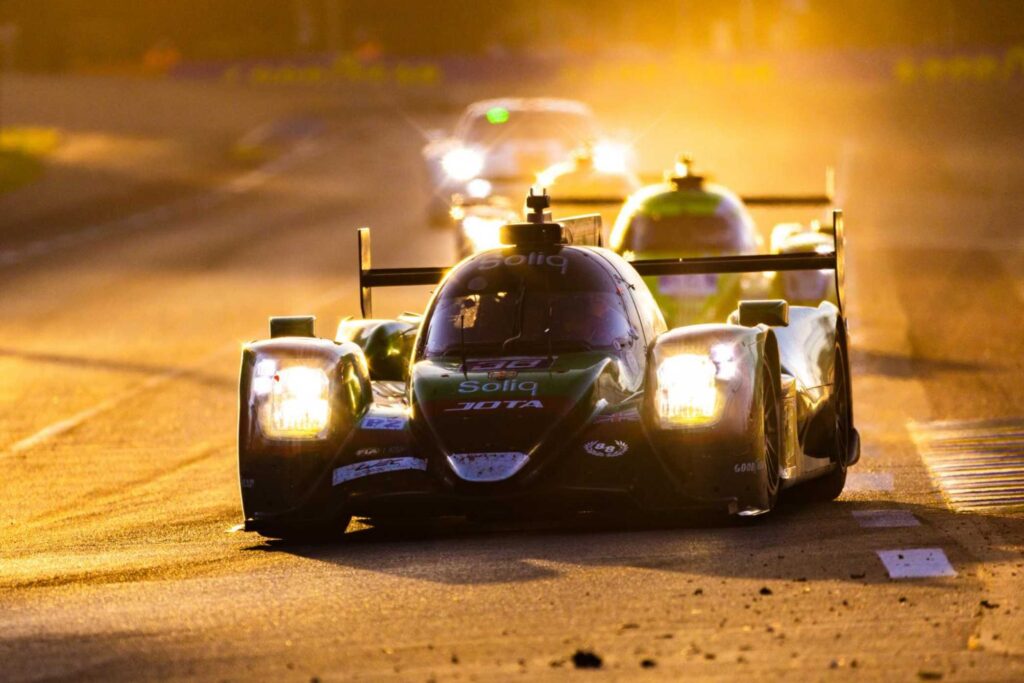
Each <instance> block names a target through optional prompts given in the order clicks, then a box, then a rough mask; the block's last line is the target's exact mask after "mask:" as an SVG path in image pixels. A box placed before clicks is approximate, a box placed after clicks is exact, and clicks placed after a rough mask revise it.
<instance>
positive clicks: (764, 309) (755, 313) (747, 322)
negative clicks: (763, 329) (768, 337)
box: [738, 299, 789, 327]
mask: <svg viewBox="0 0 1024 683" xmlns="http://www.w3.org/2000/svg"><path fill="white" fill-rule="evenodd" d="M738 313H739V324H740V325H743V326H744V327H754V326H755V325H768V326H769V327H786V326H787V325H789V304H788V303H787V302H786V301H785V300H784V299H761V300H756V301H741V302H740V307H739V311H738Z"/></svg>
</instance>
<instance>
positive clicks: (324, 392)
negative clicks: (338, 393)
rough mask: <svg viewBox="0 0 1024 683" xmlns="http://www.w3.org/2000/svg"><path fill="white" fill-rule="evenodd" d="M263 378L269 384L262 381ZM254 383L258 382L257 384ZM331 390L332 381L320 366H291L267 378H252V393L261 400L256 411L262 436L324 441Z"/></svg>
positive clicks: (278, 369) (327, 424)
mask: <svg viewBox="0 0 1024 683" xmlns="http://www.w3.org/2000/svg"><path fill="white" fill-rule="evenodd" d="M258 365H259V364H257V366H258ZM265 379H269V380H270V381H269V383H266V382H262V381H263V380H265ZM257 381H260V382H261V383H260V384H259V385H257ZM265 384H269V386H264V385H265ZM261 390H262V396H261ZM330 391H331V380H330V378H329V377H328V376H327V373H326V372H325V371H324V370H323V368H319V367H311V366H308V365H290V366H287V367H278V368H277V372H276V373H275V374H274V375H273V376H272V377H270V378H265V377H260V376H256V377H254V378H253V393H254V394H256V395H257V398H258V399H260V401H261V404H260V406H259V409H258V410H259V421H260V428H261V429H262V430H263V433H264V435H266V436H267V437H268V438H271V439H318V438H324V437H325V436H326V433H327V429H328V426H329V424H330V417H331V404H330Z"/></svg>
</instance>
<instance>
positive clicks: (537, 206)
mask: <svg viewBox="0 0 1024 683" xmlns="http://www.w3.org/2000/svg"><path fill="white" fill-rule="evenodd" d="M526 208H527V209H529V212H528V213H527V214H526V222H525V223H509V224H508V225H504V226H502V228H501V233H500V239H501V243H502V244H508V245H511V246H516V247H544V246H554V245H557V244H565V243H566V240H565V237H564V235H563V234H562V224H561V223H555V222H553V221H552V220H551V197H550V196H549V195H548V193H547V190H541V194H536V193H535V192H534V191H533V188H532V187H531V188H530V195H529V196H528V197H527V198H526Z"/></svg>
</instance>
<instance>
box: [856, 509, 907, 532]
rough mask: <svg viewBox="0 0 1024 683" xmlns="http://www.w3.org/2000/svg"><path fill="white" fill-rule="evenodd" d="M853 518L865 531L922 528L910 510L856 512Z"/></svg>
mask: <svg viewBox="0 0 1024 683" xmlns="http://www.w3.org/2000/svg"><path fill="white" fill-rule="evenodd" d="M853 518H854V519H856V520H857V524H860V525H861V526H862V527H864V528H865V529H873V528H889V527H906V526H921V522H920V521H918V519H917V517H915V516H914V515H913V513H912V512H910V511H909V510H854V511H853Z"/></svg>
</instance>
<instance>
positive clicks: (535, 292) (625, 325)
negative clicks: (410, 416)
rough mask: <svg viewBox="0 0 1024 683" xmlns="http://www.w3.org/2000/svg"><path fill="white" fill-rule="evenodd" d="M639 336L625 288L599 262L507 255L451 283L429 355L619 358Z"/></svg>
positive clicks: (431, 332) (433, 323)
mask: <svg viewBox="0 0 1024 683" xmlns="http://www.w3.org/2000/svg"><path fill="white" fill-rule="evenodd" d="M528 259H534V260H536V261H539V263H536V262H535V263H529V262H527V260H528ZM587 261H590V262H587ZM636 336H637V332H636V331H634V330H633V329H632V326H631V324H630V322H629V317H628V315H627V313H626V307H625V300H624V299H623V293H622V291H621V290H620V288H619V285H618V283H617V282H616V280H615V279H613V277H612V275H611V273H610V272H608V271H607V270H605V268H604V267H603V266H601V265H599V264H597V263H596V261H595V260H592V259H581V258H567V257H566V255H564V254H563V255H554V254H548V255H545V254H541V253H540V252H534V253H533V254H530V255H528V256H527V255H520V254H512V255H508V254H500V255H495V256H492V257H484V258H482V259H481V258H478V259H477V260H475V261H473V262H471V263H469V264H466V266H464V267H463V268H462V269H461V271H460V272H459V273H456V275H455V277H453V278H452V279H450V280H449V282H447V283H446V285H445V287H444V289H443V290H442V291H441V293H440V294H439V296H438V298H437V300H436V302H435V306H434V309H433V312H432V314H431V317H430V320H429V321H428V324H427V331H426V344H425V348H424V353H425V355H426V356H428V357H429V356H442V355H451V356H456V357H457V356H459V355H461V354H463V353H466V354H474V355H479V354H481V353H483V354H490V353H520V352H530V353H544V352H547V351H549V350H550V351H552V352H555V351H568V350H589V349H612V350H617V349H620V348H622V347H623V346H626V345H628V344H630V343H632V340H633V339H634V338H635V337H636Z"/></svg>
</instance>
